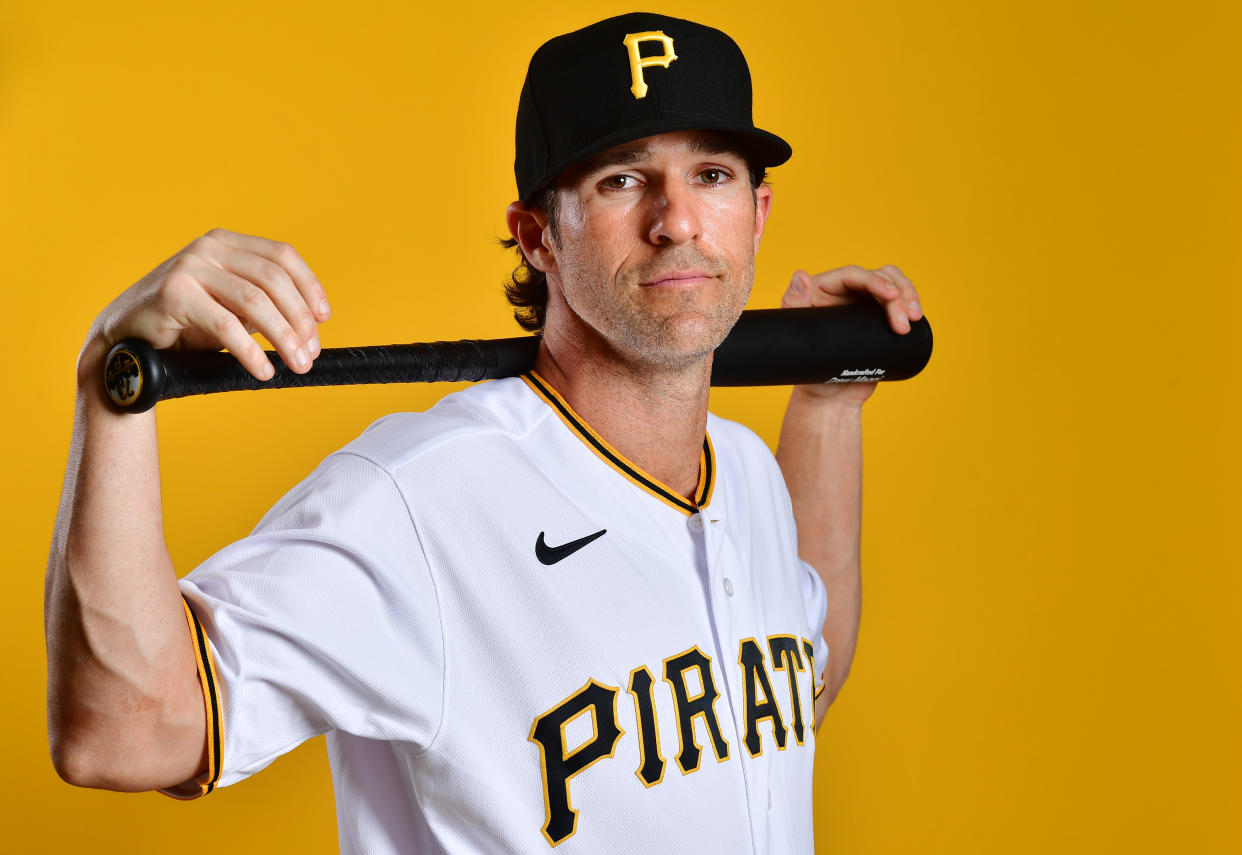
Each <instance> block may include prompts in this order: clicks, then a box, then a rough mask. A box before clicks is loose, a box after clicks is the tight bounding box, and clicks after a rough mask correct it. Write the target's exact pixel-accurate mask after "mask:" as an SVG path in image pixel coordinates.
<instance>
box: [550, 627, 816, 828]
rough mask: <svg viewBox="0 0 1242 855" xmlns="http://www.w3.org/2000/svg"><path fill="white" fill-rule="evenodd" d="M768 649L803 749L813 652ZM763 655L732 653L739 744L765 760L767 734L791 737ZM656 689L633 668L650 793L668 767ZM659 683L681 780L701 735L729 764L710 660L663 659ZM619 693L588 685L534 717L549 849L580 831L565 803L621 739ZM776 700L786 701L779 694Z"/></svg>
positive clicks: (784, 639)
mask: <svg viewBox="0 0 1242 855" xmlns="http://www.w3.org/2000/svg"><path fill="white" fill-rule="evenodd" d="M767 648H768V650H769V651H770V652H771V655H772V659H771V666H772V668H773V669H776V670H781V671H785V672H786V673H787V674H788V677H789V711H790V713H789V714H790V717H791V719H792V721H793V731H794V738H795V739H796V740H797V744H798V745H802V744H803V742H804V739H805V731H806V730H807V729H810V730H811V731H812V732H813V731H814V729H815V713H814V709H815V696H816V694H818V693H817V692H816V691H815V667H814V654H813V650H814V648H813V647H812V646H811V642H809V641H807V640H806V639H799V638H798V637H797V636H793V635H772V636H769V637H768V639H767ZM763 650H764V645H763V644H762V643H760V642H759V641H757V640H756V639H754V638H746V639H743V640H742V641H741V643H740V644H739V647H738V665H739V667H740V669H741V680H742V686H743V695H744V699H743V710H742V712H743V717H744V720H745V722H746V735H745V738H744V739H743V742H744V743H745V744H746V750H747V752H749V754H750V756H751V757H758V756H760V755H761V754H762V753H763V742H764V740H765V738H766V735H767V733H769V732H770V733H771V734H772V736H771V739H772V741H774V742H775V743H776V747H777V748H778V749H780V750H782V751H783V750H784V749H785V747H786V743H787V740H788V733H789V729H788V728H786V726H785V714H784V712H783V711H782V708H781V703H780V701H779V700H778V697H777V695H778V693H777V692H776V691H775V690H774V689H773V687H772V678H771V674H770V672H769V671H768V662H767V660H766V658H765V656H764V652H763ZM803 654H805V657H804V655H803ZM808 670H809V671H810V672H811V679H810V680H808V681H806V689H807V697H806V701H807V705H808V708H809V709H810V710H811V713H810V714H809V716H808V715H806V714H804V712H803V708H802V703H803V696H802V691H801V689H802V685H801V684H800V682H799V680H798V676H797V675H798V673H799V672H802V673H805V672H806V671H808ZM655 682H656V681H655V678H654V677H653V676H652V674H651V671H650V669H648V667H647V666H646V665H639V666H638V667H636V668H634V669H633V670H632V671H630V679H629V689H628V691H629V694H630V695H632V696H633V698H634V719H635V721H636V722H637V725H638V727H637V733H636V734H635V736H636V737H637V739H638V753H639V758H640V761H639V764H638V769H637V770H636V772H635V774H636V775H637V777H638V779H639V780H640V781H642V783H643V786H644V787H648V788H652V787H655V786H657V785H658V784H660V783H661V782H662V781H663V780H664V773H665V771H666V769H667V765H668V761H667V760H666V759H665V757H664V755H663V753H662V752H661V750H660V729H659V718H658V716H657V714H656V710H657V703H656V692H655ZM664 682H666V683H667V684H668V690H667V691H666V692H663V693H662V698H663V700H664V703H666V704H667V703H672V705H673V710H674V712H675V716H676V720H677V736H678V741H679V743H680V745H679V747H678V751H677V765H678V766H679V767H680V768H681V772H682V774H683V775H689V774H690V773H692V772H695V771H697V770H698V769H699V767H700V765H701V762H702V755H703V750H704V749H703V746H702V745H701V744H700V742H699V735H700V733H702V734H704V735H706V737H707V739H708V742H709V744H710V745H711V749H712V751H713V753H714V754H715V755H716V762H718V763H721V762H724V761H726V760H728V759H729V743H728V741H727V740H726V739H725V738H724V735H723V734H722V733H721V729H720V720H719V719H718V718H717V715H716V701H717V700H718V699H719V697H720V690H719V689H717V688H716V686H717V680H716V676H715V674H714V663H713V662H712V659H711V657H710V656H708V655H707V654H706V653H704V652H703V651H702V650H701V649H700V648H699V647H698V646H697V645H696V646H695V647H691V648H690V649H689V650H685V651H683V652H681V653H677V654H675V655H673V656H670V657H668V658H667V659H665V660H664ZM820 691H822V687H820ZM619 693H620V689H619V688H616V687H613V686H608V685H605V684H604V683H600V682H598V681H596V680H593V679H592V680H588V681H587V683H586V685H584V686H583V687H582V688H581V689H579V690H578V691H576V692H574V693H573V694H572V695H570V696H569V697H567V698H566V699H565V700H563V701H561V702H560V703H558V704H557V705H556V706H554V707H552V708H551V709H550V710H548V711H547V712H545V713H543V714H542V715H540V716H538V717H537V718H536V719H535V721H534V724H533V725H532V726H531V729H530V736H529V739H530V741H531V742H533V743H535V744H536V745H538V746H539V758H540V765H541V769H542V776H543V794H544V808H545V822H544V825H543V829H542V830H543V836H544V837H545V838H546V839H547V841H548V842H549V843H550V844H552V845H553V846H556V845H557V844H558V843H560V842H561V841H563V840H565V839H567V838H569V837H571V836H572V835H573V834H574V832H575V831H577V828H578V811H577V810H575V809H574V807H573V804H572V802H571V800H570V782H571V780H572V779H573V778H574V777H575V776H576V775H579V774H580V773H582V772H583V771H585V770H586V769H587V768H588V767H590V766H592V765H594V764H595V763H598V762H599V761H600V760H604V759H606V758H610V757H613V756H615V755H616V752H617V747H618V745H619V743H620V741H621V737H622V736H624V735H625V731H624V730H622V729H621V727H620V725H619V724H618V722H617V695H618V694H619ZM780 697H781V698H783V697H784V693H783V692H782V693H780ZM588 713H590V716H591V727H592V735H591V738H590V739H587V740H586V741H585V742H582V744H581V745H578V746H576V747H575V746H571V745H569V744H568V739H567V737H566V731H567V729H568V728H569V726H570V724H571V723H572V722H573V721H574V720H575V719H577V718H578V717H579V716H583V715H586V714H588ZM769 719H770V720H771V722H772V727H771V728H770V730H769V729H768V728H766V727H764V728H760V724H761V723H762V722H763V721H765V720H769ZM700 720H701V721H700ZM808 720H809V722H810V723H809V725H808V724H807V722H808ZM588 778H589V776H588Z"/></svg>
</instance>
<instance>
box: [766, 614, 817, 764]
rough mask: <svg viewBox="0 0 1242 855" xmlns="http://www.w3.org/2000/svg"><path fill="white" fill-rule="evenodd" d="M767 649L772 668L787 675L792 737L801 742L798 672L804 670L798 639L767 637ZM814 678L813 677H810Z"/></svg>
mask: <svg viewBox="0 0 1242 855" xmlns="http://www.w3.org/2000/svg"><path fill="white" fill-rule="evenodd" d="M768 649H769V650H771V651H772V668H773V670H776V671H784V672H785V673H786V674H787V675H788V676H789V706H790V707H791V708H792V709H793V732H794V739H796V740H797V741H798V744H799V745H801V744H802V739H803V733H804V732H805V728H804V725H803V722H802V698H801V696H800V695H799V694H798V672H799V671H806V666H805V665H803V664H802V651H801V650H799V649H798V639H796V638H794V637H793V636H792V635H774V636H772V637H771V638H769V639H768ZM812 679H814V678H812ZM810 702H811V721H812V722H814V720H815V698H814V696H813V695H812V697H811V698H810Z"/></svg>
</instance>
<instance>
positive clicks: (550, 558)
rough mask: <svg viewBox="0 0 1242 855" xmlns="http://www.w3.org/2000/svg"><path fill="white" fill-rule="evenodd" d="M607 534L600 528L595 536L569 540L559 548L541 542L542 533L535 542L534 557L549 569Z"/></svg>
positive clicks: (606, 530)
mask: <svg viewBox="0 0 1242 855" xmlns="http://www.w3.org/2000/svg"><path fill="white" fill-rule="evenodd" d="M607 533H608V529H606V528H602V529H600V530H599V531H597V532H595V534H588V535H587V536H586V537H580V538H578V539H577V540H571V541H570V542H569V543H563V544H561V545H560V546H548V545H547V544H546V543H544V541H543V534H544V533H543V532H539V539H538V540H536V541H535V557H536V558H538V559H539V560H540V561H541V562H542V563H544V564H546V565H548V566H549V567H551V566H552V565H553V564H555V563H556V562H558V561H564V560H565V559H566V558H568V557H569V556H571V555H573V554H574V553H575V552H577V551H578V550H579V549H581V548H582V547H584V546H586V545H587V544H588V543H590V542H591V541H592V540H595V539H596V538H600V537H603V536H604V535H605V534H607Z"/></svg>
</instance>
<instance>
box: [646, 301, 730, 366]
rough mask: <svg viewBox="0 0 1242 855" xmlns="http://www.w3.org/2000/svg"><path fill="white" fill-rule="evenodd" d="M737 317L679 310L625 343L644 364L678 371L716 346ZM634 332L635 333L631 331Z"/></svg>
mask: <svg viewBox="0 0 1242 855" xmlns="http://www.w3.org/2000/svg"><path fill="white" fill-rule="evenodd" d="M736 322H737V318H732V319H730V318H727V317H720V316H713V315H706V314H703V313H700V312H692V311H683V312H678V313H677V314H676V315H673V316H672V317H669V318H665V319H663V320H662V321H660V322H658V323H654V324H652V325H651V326H650V327H648V328H645V329H643V330H642V332H641V334H638V335H635V336H634V337H633V339H632V340H631V341H629V342H626V344H627V345H629V346H628V347H627V349H629V350H631V351H632V352H633V353H634V355H635V356H637V357H638V358H639V359H641V360H642V361H644V362H649V363H651V364H653V365H659V366H661V367H663V368H666V369H671V370H682V369H689V368H693V367H694V366H695V365H697V364H700V363H702V362H704V361H705V360H706V358H707V357H708V356H709V355H710V354H711V353H712V352H713V351H715V350H716V348H717V347H719V346H720V344H721V342H723V341H724V340H725V338H726V336H728V334H729V330H730V329H732V328H733V324H734V323H736ZM635 332H637V331H635Z"/></svg>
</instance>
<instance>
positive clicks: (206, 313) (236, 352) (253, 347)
mask: <svg viewBox="0 0 1242 855" xmlns="http://www.w3.org/2000/svg"><path fill="white" fill-rule="evenodd" d="M186 316H187V317H186V320H187V321H188V322H189V323H190V324H191V325H192V326H195V327H197V328H198V329H201V330H203V331H204V332H207V333H209V334H211V335H213V336H214V337H215V338H216V339H217V340H218V341H219V342H220V344H222V345H223V346H224V347H226V348H228V351H229V353H231V354H233V356H234V357H236V358H237V361H238V362H240V363H241V364H242V366H243V367H244V368H245V369H246V370H247V371H249V372H250V373H251V374H253V375H254V376H255V377H256V378H258V379H259V380H270V379H271V378H272V376H273V375H274V374H275V373H276V367H275V366H274V365H272V361H271V360H270V359H268V358H267V354H265V353H264V352H263V348H262V347H260V346H259V343H258V342H257V341H255V340H254V339H253V338H251V337H250V334H249V333H247V332H246V329H245V326H244V325H243V324H242V321H241V320H239V319H238V317H237V315H235V314H234V313H233V312H230V311H229V310H228V309H226V308H225V307H224V306H222V305H220V304H219V303H217V302H216V301H215V300H212V299H211V297H209V296H208V295H207V294H206V293H202V295H201V299H197V300H195V301H194V304H193V305H192V306H191V307H190V308H189V310H188V311H187V312H186Z"/></svg>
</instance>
